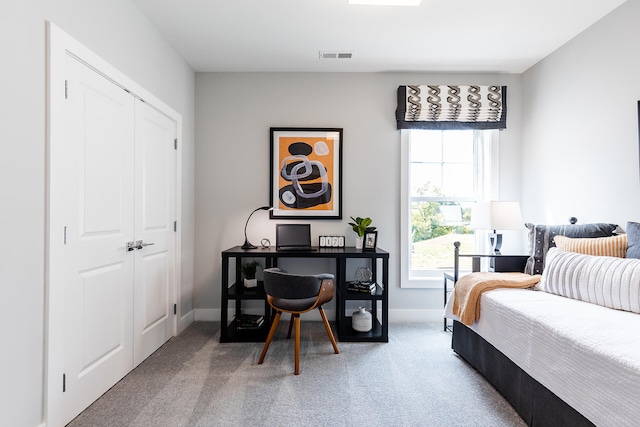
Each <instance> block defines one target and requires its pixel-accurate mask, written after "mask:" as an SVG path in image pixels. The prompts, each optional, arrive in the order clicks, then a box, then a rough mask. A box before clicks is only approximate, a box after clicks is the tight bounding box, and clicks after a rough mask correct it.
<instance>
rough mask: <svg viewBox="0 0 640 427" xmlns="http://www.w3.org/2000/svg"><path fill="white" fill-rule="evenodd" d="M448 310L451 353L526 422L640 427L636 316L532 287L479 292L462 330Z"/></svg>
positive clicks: (449, 308)
mask: <svg viewBox="0 0 640 427" xmlns="http://www.w3.org/2000/svg"><path fill="white" fill-rule="evenodd" d="M553 251H555V249H554V250H553ZM584 256H586V255H584ZM600 258H602V257H600ZM606 258H607V259H606V260H605V262H606V263H607V265H608V264H609V260H608V257H606ZM615 262H617V261H615V260H613V261H611V264H612V265H613V264H614V263H615ZM616 268H618V269H622V267H612V268H611V269H610V270H611V273H610V274H611V275H612V277H614V276H615V277H617V276H616V274H617V273H616ZM553 269H554V267H551V268H550V270H549V271H546V273H545V274H547V275H551V274H553V271H554V270H553ZM603 270H608V269H607V268H604V269H603ZM543 277H544V276H543ZM634 277H635V276H634ZM636 279H637V277H636V278H632V279H630V280H631V282H633V283H632V284H631V285H632V288H634V287H635V288H638V287H639V285H640V284H639V283H637V280H636ZM616 280H617V279H616ZM614 282H615V280H614ZM452 305H453V304H452V301H451V299H450V300H449V301H448V302H447V305H446V308H445V316H446V317H448V318H450V319H453V320H454V327H453V337H452V348H453V350H454V351H455V352H456V353H457V354H458V355H459V356H460V357H462V358H463V359H465V360H466V361H467V362H468V363H469V364H470V365H471V366H473V367H474V368H475V369H477V370H478V372H479V373H480V374H482V375H483V376H484V377H485V378H486V379H487V380H488V381H489V382H490V383H491V384H492V385H493V386H494V387H495V388H496V389H497V390H498V391H499V392H500V393H501V394H502V395H503V396H504V397H505V398H506V399H507V401H509V403H510V404H511V405H512V406H513V407H514V409H515V410H516V411H517V412H518V413H519V414H520V416H521V417H522V418H523V420H524V421H525V422H526V423H527V424H528V425H530V426H572V427H573V426H592V425H597V426H616V427H618V426H637V425H639V424H640V405H639V404H638V403H639V402H640V314H638V313H636V312H632V311H626V310H623V309H614V308H610V307H606V306H603V305H599V304H597V303H591V302H586V301H583V300H580V299H578V298H568V297H566V296H562V295H556V294H554V293H551V292H545V291H540V290H533V289H496V290H491V291H489V292H485V293H483V294H482V295H481V297H480V306H481V314H480V317H479V319H478V320H477V321H476V322H475V323H473V324H472V325H470V326H466V325H464V324H462V323H460V322H459V320H460V319H459V318H457V316H455V315H454V314H453V312H452Z"/></svg>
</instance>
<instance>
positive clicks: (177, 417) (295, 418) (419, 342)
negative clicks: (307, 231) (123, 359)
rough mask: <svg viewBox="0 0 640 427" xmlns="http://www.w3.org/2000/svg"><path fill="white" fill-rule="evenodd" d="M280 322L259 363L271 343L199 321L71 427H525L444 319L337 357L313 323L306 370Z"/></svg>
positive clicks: (306, 325) (402, 328)
mask: <svg viewBox="0 0 640 427" xmlns="http://www.w3.org/2000/svg"><path fill="white" fill-rule="evenodd" d="M287 319H288V318H287ZM280 323H281V324H280V329H279V330H278V333H277V334H276V337H275V339H274V341H273V342H272V344H271V347H270V348H269V352H268V353H267V356H266V359H265V362H264V364H262V365H258V364H257V361H258V358H259V356H260V352H261V351H262V344H261V343H227V344H220V343H219V327H220V324H219V323H218V322H195V323H194V324H192V325H191V326H190V327H189V328H188V329H187V330H186V331H184V332H183V333H182V334H180V335H179V336H177V337H175V338H173V339H171V340H170V341H169V342H167V343H166V344H165V345H164V346H163V347H162V348H160V349H159V350H158V351H157V352H155V353H154V354H153V355H151V356H150V357H149V358H148V359H147V360H145V361H144V362H143V363H142V364H140V366H138V367H137V368H136V369H134V370H133V371H132V372H131V373H130V374H129V375H127V376H126V377H125V378H124V379H122V380H121V381H120V382H119V383H118V384H116V385H115V386H114V387H113V388H112V389H111V390H109V391H108V392H107V393H105V394H104V395H103V396H102V397H101V398H100V399H98V400H97V401H96V402H95V403H93V404H92V405H91V406H90V407H89V408H87V409H86V410H85V411H84V412H83V413H82V414H80V415H79V416H78V417H77V418H76V419H75V420H73V421H72V422H71V423H70V424H69V427H81V426H91V427H100V426H105V427H107V426H108V427H115V426H145V427H146V426H154V427H161V426H171V427H173V426H293V425H299V426H332V427H338V426H367V427H370V426H524V425H525V424H524V422H523V421H522V419H521V418H520V417H519V416H518V415H517V414H516V413H515V411H514V410H513V409H512V408H511V406H509V404H508V403H507V402H506V401H505V400H504V399H503V398H502V397H501V396H500V395H499V394H498V393H497V392H496V391H495V390H494V389H493V388H492V387H491V386H490V385H489V384H487V383H486V382H485V381H484V379H482V377H481V376H480V375H479V374H478V373H477V372H475V370H473V369H472V368H471V367H469V366H468V365H467V364H466V363H465V362H464V361H463V360H462V359H460V358H458V357H457V356H456V355H455V354H454V353H453V352H452V351H451V349H450V341H451V334H450V333H448V332H443V331H442V330H441V328H442V324H441V323H392V324H390V326H389V343H344V342H338V346H339V348H340V354H338V355H336V354H334V353H333V349H332V347H331V343H330V342H329V339H328V337H327V336H326V332H325V330H324V327H323V325H322V323H321V322H312V321H306V322H305V321H304V320H303V322H302V344H301V372H300V375H299V376H294V375H293V340H286V339H285V334H286V324H287V323H288V322H286V321H281V322H280ZM334 330H335V329H334Z"/></svg>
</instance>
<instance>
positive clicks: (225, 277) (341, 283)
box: [220, 246, 389, 342]
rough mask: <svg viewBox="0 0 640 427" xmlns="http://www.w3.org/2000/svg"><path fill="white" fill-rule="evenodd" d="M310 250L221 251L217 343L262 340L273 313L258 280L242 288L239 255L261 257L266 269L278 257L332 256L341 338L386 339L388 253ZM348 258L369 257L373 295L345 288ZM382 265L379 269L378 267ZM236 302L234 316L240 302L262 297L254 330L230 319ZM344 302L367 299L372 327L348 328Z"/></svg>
mask: <svg viewBox="0 0 640 427" xmlns="http://www.w3.org/2000/svg"><path fill="white" fill-rule="evenodd" d="M315 249H316V250H315V251H313V252H291V251H277V250H276V249H275V248H272V247H271V248H266V249H262V248H258V249H241V248H240V246H235V247H233V248H230V249H227V250H225V251H223V252H222V283H221V290H222V299H221V315H220V320H221V330H220V342H238V341H243V342H262V341H265V339H266V337H267V333H268V331H269V328H270V326H271V320H272V313H271V310H270V307H269V304H268V303H267V301H266V298H265V293H264V287H263V284H262V283H261V282H259V283H258V287H257V288H256V289H245V288H244V287H243V285H242V275H241V273H240V270H239V269H238V268H237V267H238V266H240V265H241V263H242V258H264V260H265V268H270V267H277V266H278V259H280V258H325V259H334V260H335V268H336V282H335V285H336V319H335V320H336V326H337V329H338V331H337V333H338V339H339V340H340V341H363V342H364V341H368V342H388V341H389V319H388V317H389V316H388V313H389V253H388V252H386V251H384V250H382V249H376V250H375V251H362V250H360V249H356V248H355V247H346V248H315ZM231 258H234V259H235V265H236V269H235V270H236V271H235V274H234V275H232V276H231V277H234V280H233V283H230V274H229V260H230V259H231ZM348 259H368V260H370V265H369V268H370V269H371V272H372V273H373V280H375V281H376V282H377V283H378V284H379V285H378V287H377V288H376V291H375V292H374V293H372V294H367V293H359V292H350V291H347V279H346V277H345V274H346V270H347V260H348ZM378 264H380V265H381V268H379V267H380V266H379V265H378ZM230 300H234V301H235V313H236V315H238V314H240V313H242V301H245V300H263V301H264V315H265V322H264V324H263V326H262V327H261V328H259V329H256V330H237V329H236V325H235V322H234V321H233V320H232V321H231V322H230V321H229V316H228V309H229V301H230ZM347 301H370V302H371V315H372V317H373V328H372V330H371V331H369V332H357V331H355V330H354V329H353V328H352V327H351V316H347V314H346V305H347ZM378 303H380V304H381V316H380V317H381V318H379V317H378Z"/></svg>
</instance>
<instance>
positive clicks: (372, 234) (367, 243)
mask: <svg viewBox="0 0 640 427" xmlns="http://www.w3.org/2000/svg"><path fill="white" fill-rule="evenodd" d="M377 240H378V232H377V231H367V232H365V233H364V239H363V241H362V250H363V251H375V250H376V244H377Z"/></svg>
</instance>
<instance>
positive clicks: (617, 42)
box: [522, 0, 640, 228]
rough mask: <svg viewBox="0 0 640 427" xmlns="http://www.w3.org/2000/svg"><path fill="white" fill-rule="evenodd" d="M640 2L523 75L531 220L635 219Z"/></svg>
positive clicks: (525, 189)
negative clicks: (571, 218)
mask: <svg viewBox="0 0 640 427" xmlns="http://www.w3.org/2000/svg"><path fill="white" fill-rule="evenodd" d="M639 19H640V1H637V0H630V1H627V2H626V3H624V4H623V5H622V6H620V7H619V8H618V9H616V10H614V11H613V12H612V13H610V14H609V15H607V16H606V17H605V18H603V19H602V20H600V21H599V22H597V23H596V24H595V25H593V26H592V27H590V28H588V29H587V30H586V31H584V32H583V33H582V34H580V35H578V36H577V37H576V38H574V39H573V40H572V41H570V42H569V43H567V44H565V45H564V46H562V47H561V48H560V49H558V50H557V51H556V52H554V53H553V54H552V55H550V56H548V57H547V58H545V59H544V60H542V61H541V62H539V63H538V64H536V65H535V66H534V67H532V68H530V69H529V70H527V71H526V72H525V73H524V75H523V129H524V133H523V149H522V155H523V160H522V165H523V186H522V194H523V195H524V196H526V197H524V200H523V202H524V205H523V210H524V211H526V212H527V213H528V215H529V219H530V221H531V222H537V223H547V224H564V223H567V220H568V218H569V217H571V216H576V217H577V218H578V219H579V222H580V223H587V222H613V223H617V224H619V225H621V226H623V228H625V227H626V222H627V221H640V197H639V195H640V180H639V160H638V113H637V111H638V110H637V101H638V100H639V99H640V57H639V56H638V55H637V45H638V42H639V41H640V26H639V25H638V20H639Z"/></svg>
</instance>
